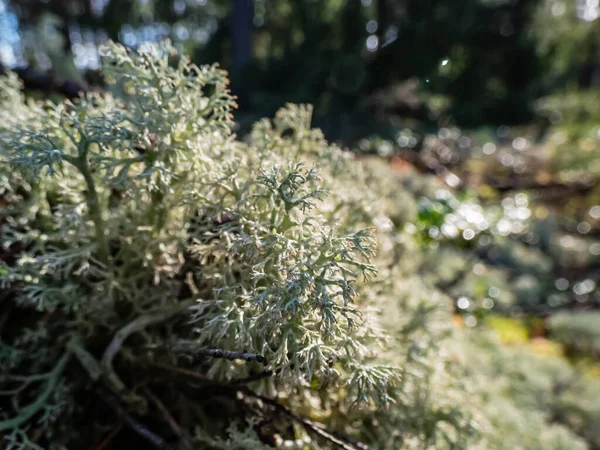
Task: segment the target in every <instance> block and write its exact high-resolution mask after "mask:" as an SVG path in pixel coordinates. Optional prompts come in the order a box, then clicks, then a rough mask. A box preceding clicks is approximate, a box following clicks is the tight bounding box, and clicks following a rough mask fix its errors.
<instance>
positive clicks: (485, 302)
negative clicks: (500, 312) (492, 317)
mask: <svg viewBox="0 0 600 450" xmlns="http://www.w3.org/2000/svg"><path fill="white" fill-rule="evenodd" d="M482 305H483V307H484V308H485V309H492V308H493V307H494V300H492V299H491V298H487V297H486V298H484V299H483V302H482Z"/></svg>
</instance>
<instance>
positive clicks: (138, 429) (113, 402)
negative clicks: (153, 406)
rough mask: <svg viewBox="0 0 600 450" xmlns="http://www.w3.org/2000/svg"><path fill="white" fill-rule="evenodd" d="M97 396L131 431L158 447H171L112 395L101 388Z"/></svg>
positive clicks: (165, 448)
mask: <svg viewBox="0 0 600 450" xmlns="http://www.w3.org/2000/svg"><path fill="white" fill-rule="evenodd" d="M99 396H100V398H101V399H102V400H103V401H104V402H106V403H107V404H108V405H109V406H110V407H111V408H112V409H113V410H114V411H115V412H116V413H117V414H118V415H119V418H120V419H122V420H123V423H124V424H125V425H127V426H128V427H129V428H130V429H131V430H132V431H134V432H135V433H137V434H138V435H139V436H141V437H143V438H144V439H146V440H147V441H148V442H150V443H151V444H152V445H154V446H155V447H156V448H158V449H162V450H169V449H171V446H170V445H169V444H167V442H166V441H165V440H164V439H163V438H162V437H160V436H158V435H157V434H156V433H154V432H152V431H150V430H149V429H148V428H146V426H144V425H143V424H141V423H139V422H138V421H137V420H135V419H134V418H133V417H132V416H131V415H129V414H128V413H127V411H125V409H124V408H123V406H122V405H121V403H120V402H119V400H118V399H117V398H116V397H115V396H114V395H112V394H111V393H109V392H108V391H105V390H104V389H102V390H100V391H99Z"/></svg>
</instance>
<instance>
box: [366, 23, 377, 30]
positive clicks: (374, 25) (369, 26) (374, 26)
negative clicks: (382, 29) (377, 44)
mask: <svg viewBox="0 0 600 450" xmlns="http://www.w3.org/2000/svg"><path fill="white" fill-rule="evenodd" d="M367 31H368V32H369V33H375V32H376V31H377V21H376V20H369V21H368V22H367Z"/></svg>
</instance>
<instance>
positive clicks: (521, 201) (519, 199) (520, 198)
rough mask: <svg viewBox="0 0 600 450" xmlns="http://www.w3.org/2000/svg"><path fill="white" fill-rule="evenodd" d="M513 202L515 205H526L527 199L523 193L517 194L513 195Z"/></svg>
mask: <svg viewBox="0 0 600 450" xmlns="http://www.w3.org/2000/svg"><path fill="white" fill-rule="evenodd" d="M515 203H516V205H517V206H527V204H528V203H529V200H528V199H527V196H526V195H525V194H517V195H515Z"/></svg>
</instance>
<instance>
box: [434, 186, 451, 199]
mask: <svg viewBox="0 0 600 450" xmlns="http://www.w3.org/2000/svg"><path fill="white" fill-rule="evenodd" d="M435 198H436V199H438V200H450V199H451V198H452V193H451V192H450V191H448V190H447V189H438V190H437V191H435Z"/></svg>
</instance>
